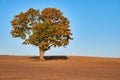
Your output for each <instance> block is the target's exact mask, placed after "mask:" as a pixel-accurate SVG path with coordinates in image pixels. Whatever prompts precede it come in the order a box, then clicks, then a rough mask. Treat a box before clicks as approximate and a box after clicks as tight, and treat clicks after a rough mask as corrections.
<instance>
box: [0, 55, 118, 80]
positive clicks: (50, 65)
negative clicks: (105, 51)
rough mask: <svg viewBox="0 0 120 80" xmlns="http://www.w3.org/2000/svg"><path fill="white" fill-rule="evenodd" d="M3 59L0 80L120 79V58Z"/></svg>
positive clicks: (20, 57)
mask: <svg viewBox="0 0 120 80" xmlns="http://www.w3.org/2000/svg"><path fill="white" fill-rule="evenodd" d="M45 58H46V61H39V59H38V57H30V56H27V57H25V56H0V80H120V58H95V57H77V56H47V57H45Z"/></svg>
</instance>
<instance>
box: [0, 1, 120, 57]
mask: <svg viewBox="0 0 120 80" xmlns="http://www.w3.org/2000/svg"><path fill="white" fill-rule="evenodd" d="M47 7H55V8H57V9H60V10H61V11H62V12H63V14H64V16H66V17H67V18H69V20H70V27H71V30H72V32H73V38H74V40H72V41H70V44H69V45H68V46H67V48H63V47H62V48H53V49H51V50H49V51H47V52H46V55H80V56H97V57H119V58H120V0H0V54H9V55H38V48H37V47H34V46H31V45H28V46H26V45H22V42H23V41H22V40H21V39H20V38H18V39H17V38H12V36H11V35H10V31H11V30H12V26H11V24H10V21H11V20H12V19H13V17H14V15H16V14H19V13H20V12H24V11H27V10H28V9H29V8H35V9H40V10H43V9H44V8H47Z"/></svg>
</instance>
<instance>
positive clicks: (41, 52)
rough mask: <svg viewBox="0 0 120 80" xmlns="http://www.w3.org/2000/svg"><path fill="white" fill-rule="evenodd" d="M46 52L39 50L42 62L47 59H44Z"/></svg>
mask: <svg viewBox="0 0 120 80" xmlns="http://www.w3.org/2000/svg"><path fill="white" fill-rule="evenodd" d="M44 52H45V51H44V50H41V49H40V48H39V57H40V61H44V60H45V59H44Z"/></svg>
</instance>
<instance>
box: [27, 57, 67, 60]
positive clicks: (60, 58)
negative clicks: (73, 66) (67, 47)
mask: <svg viewBox="0 0 120 80" xmlns="http://www.w3.org/2000/svg"><path fill="white" fill-rule="evenodd" d="M44 58H45V60H67V59H68V57H67V56H44ZM29 59H33V60H39V56H32V57H30V58H29Z"/></svg>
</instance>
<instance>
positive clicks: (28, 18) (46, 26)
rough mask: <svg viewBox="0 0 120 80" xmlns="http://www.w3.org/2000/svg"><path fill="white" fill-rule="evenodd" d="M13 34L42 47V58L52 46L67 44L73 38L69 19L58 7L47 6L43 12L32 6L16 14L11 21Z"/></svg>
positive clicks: (26, 42)
mask: <svg viewBox="0 0 120 80" xmlns="http://www.w3.org/2000/svg"><path fill="white" fill-rule="evenodd" d="M11 24H12V27H13V30H11V35H12V36H13V37H15V38H18V37H20V38H21V39H23V40H24V42H23V44H32V45H35V46H38V47H39V49H40V56H41V57H40V59H41V60H42V59H44V58H43V56H44V52H45V51H46V50H49V49H50V48H51V47H57V46H58V47H60V46H64V47H65V46H67V45H68V44H69V40H71V39H72V38H71V35H72V33H71V30H70V29H69V27H70V26H69V20H68V19H67V18H66V17H64V16H63V13H62V12H61V11H60V10H58V9H56V8H45V9H44V10H43V11H42V12H40V11H39V10H36V9H33V8H30V9H29V10H28V11H26V12H21V13H20V14H18V15H16V16H15V17H14V19H13V20H12V21H11Z"/></svg>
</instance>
